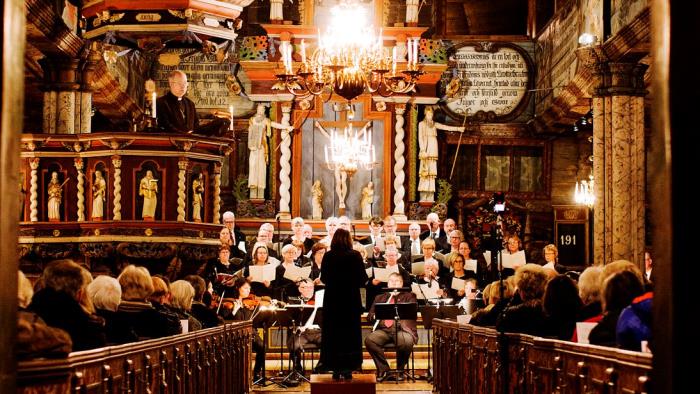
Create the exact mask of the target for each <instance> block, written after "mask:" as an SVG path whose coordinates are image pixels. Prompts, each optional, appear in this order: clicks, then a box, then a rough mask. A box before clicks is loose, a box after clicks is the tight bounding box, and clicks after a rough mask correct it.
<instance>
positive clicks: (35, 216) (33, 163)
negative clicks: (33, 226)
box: [29, 157, 39, 222]
mask: <svg viewBox="0 0 700 394" xmlns="http://www.w3.org/2000/svg"><path fill="white" fill-rule="evenodd" d="M29 167H30V168H31V169H32V172H31V176H32V179H31V184H30V186H29V209H30V213H29V220H30V221H32V222H38V221H39V210H38V209H37V206H38V205H39V203H38V200H39V194H38V190H39V177H38V176H37V169H38V168H39V158H38V157H33V158H31V159H29Z"/></svg>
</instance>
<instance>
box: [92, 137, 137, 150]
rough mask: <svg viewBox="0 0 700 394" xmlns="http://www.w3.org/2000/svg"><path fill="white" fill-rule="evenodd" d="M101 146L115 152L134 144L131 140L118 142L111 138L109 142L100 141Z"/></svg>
mask: <svg viewBox="0 0 700 394" xmlns="http://www.w3.org/2000/svg"><path fill="white" fill-rule="evenodd" d="M100 142H101V143H102V145H104V146H106V147H108V148H111V149H114V150H117V149H124V148H126V147H127V146H129V145H131V144H133V143H134V140H133V139H130V140H118V139H116V138H111V139H109V140H100Z"/></svg>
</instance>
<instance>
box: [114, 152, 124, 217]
mask: <svg viewBox="0 0 700 394" xmlns="http://www.w3.org/2000/svg"><path fill="white" fill-rule="evenodd" d="M112 166H113V167H114V216H113V217H112V219H113V220H122V169H121V167H122V158H121V156H118V155H114V156H112Z"/></svg>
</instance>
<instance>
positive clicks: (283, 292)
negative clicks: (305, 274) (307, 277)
mask: <svg viewBox="0 0 700 394" xmlns="http://www.w3.org/2000/svg"><path fill="white" fill-rule="evenodd" d="M296 257H297V247H296V246H294V245H292V244H288V245H284V247H283V248H282V263H281V264H280V265H278V266H277V268H276V270H275V280H274V282H273V283H272V288H273V289H274V290H273V293H274V295H275V298H276V299H278V300H282V301H285V302H286V301H287V298H288V297H299V289H298V288H297V286H296V281H297V280H299V279H303V278H294V280H291V279H288V278H285V276H284V275H285V273H286V272H287V270H291V269H292V268H293V267H297V265H296V264H295V262H294V261H295V259H296Z"/></svg>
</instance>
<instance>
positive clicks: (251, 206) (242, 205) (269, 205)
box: [236, 200, 277, 218]
mask: <svg viewBox="0 0 700 394" xmlns="http://www.w3.org/2000/svg"><path fill="white" fill-rule="evenodd" d="M276 212H277V211H276V209H275V204H274V202H273V201H270V200H265V201H263V202H261V203H253V202H252V201H251V200H242V201H238V202H237V205H236V213H237V214H238V216H240V217H244V218H256V217H257V218H274V217H275V214H276Z"/></svg>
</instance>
